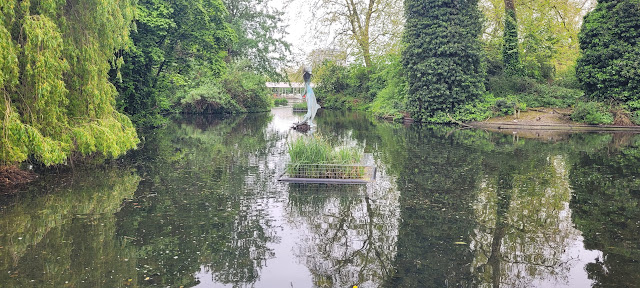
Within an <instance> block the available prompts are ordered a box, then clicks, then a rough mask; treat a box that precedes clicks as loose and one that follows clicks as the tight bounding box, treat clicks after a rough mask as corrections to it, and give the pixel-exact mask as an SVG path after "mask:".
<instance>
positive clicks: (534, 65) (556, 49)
mask: <svg viewBox="0 0 640 288" xmlns="http://www.w3.org/2000/svg"><path fill="white" fill-rule="evenodd" d="M593 2H594V1H593V0H569V1H566V0H521V1H518V2H517V10H518V12H517V23H516V24H517V27H516V26H514V27H513V28H514V29H517V30H513V31H512V33H513V35H514V36H515V37H513V38H512V39H513V41H515V40H516V39H519V42H512V46H513V48H512V49H511V50H508V51H513V52H514V53H515V51H516V50H514V49H515V48H516V47H517V48H518V50H517V51H518V54H519V56H518V58H519V61H520V62H519V63H520V65H521V66H520V69H521V71H520V72H521V73H523V74H524V75H526V76H529V77H532V78H536V79H547V80H552V79H553V78H554V77H556V75H557V76H559V77H565V76H566V75H567V74H572V73H573V71H574V65H575V62H576V59H577V57H578V54H579V47H578V32H579V31H580V26H581V25H582V21H581V19H582V16H583V15H584V14H585V13H586V12H587V11H589V10H590V9H592V6H593V5H592V3H593ZM514 7H515V3H514ZM480 8H481V10H482V11H483V14H484V19H485V25H484V34H483V42H484V44H485V50H486V51H487V56H488V57H487V58H488V59H487V62H488V64H489V65H488V72H489V74H492V75H496V74H499V73H501V72H502V71H503V70H505V69H506V68H507V67H505V66H506V61H504V62H505V63H503V62H502V61H500V60H501V57H500V54H501V53H502V52H504V51H505V50H504V49H503V47H504V46H505V40H506V39H505V36H506V34H505V24H508V23H505V22H506V21H505V16H506V15H507V13H505V12H507V9H505V1H504V0H487V1H481V2H480ZM516 33H517V34H516ZM518 43H519V44H518ZM503 57H504V55H503Z"/></svg>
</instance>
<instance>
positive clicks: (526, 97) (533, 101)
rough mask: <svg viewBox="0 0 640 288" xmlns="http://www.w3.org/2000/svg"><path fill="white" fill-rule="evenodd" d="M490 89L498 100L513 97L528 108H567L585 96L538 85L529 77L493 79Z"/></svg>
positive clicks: (574, 91) (552, 86) (547, 85)
mask: <svg viewBox="0 0 640 288" xmlns="http://www.w3.org/2000/svg"><path fill="white" fill-rule="evenodd" d="M488 89H489V91H490V92H491V93H493V94H494V95H495V96H496V97H497V98H509V97H512V98H515V100H516V102H518V103H520V104H524V105H526V106H527V107H554V108H567V107H570V106H572V105H573V104H575V103H576V101H578V99H580V98H581V97H582V96H583V95H584V93H583V92H582V91H581V90H578V89H570V88H565V87H561V86H557V85H551V84H546V83H538V82H536V81H535V80H534V79H531V78H528V77H503V76H499V77H491V78H489V84H488Z"/></svg>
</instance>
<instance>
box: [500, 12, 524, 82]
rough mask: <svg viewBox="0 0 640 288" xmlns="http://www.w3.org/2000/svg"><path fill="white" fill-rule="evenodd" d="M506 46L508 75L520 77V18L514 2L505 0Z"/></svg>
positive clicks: (503, 54) (503, 56) (504, 56)
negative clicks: (517, 15)
mask: <svg viewBox="0 0 640 288" xmlns="http://www.w3.org/2000/svg"><path fill="white" fill-rule="evenodd" d="M503 37H504V44H503V45H502V61H503V62H504V71H505V73H506V74H507V75H519V74H520V73H521V72H520V70H521V69H520V52H519V51H518V18H517V17H516V4H515V1H514V0H504V36H503Z"/></svg>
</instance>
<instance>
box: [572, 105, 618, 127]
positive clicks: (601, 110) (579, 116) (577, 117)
mask: <svg viewBox="0 0 640 288" xmlns="http://www.w3.org/2000/svg"><path fill="white" fill-rule="evenodd" d="M571 120H573V121H577V122H582V123H587V124H611V123H613V115H611V113H609V111H607V109H606V107H605V106H604V105H603V104H602V103H599V102H579V103H578V104H576V106H575V107H574V109H573V113H572V114H571Z"/></svg>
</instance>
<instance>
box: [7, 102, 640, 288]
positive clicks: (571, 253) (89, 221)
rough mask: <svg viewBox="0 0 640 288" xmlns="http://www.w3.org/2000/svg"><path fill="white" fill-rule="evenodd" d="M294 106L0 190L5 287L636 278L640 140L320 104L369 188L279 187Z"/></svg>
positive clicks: (189, 129)
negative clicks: (362, 167) (416, 119)
mask: <svg viewBox="0 0 640 288" xmlns="http://www.w3.org/2000/svg"><path fill="white" fill-rule="evenodd" d="M296 117H297V116H295V115H293V113H292V112H291V110H290V108H278V109H274V111H273V113H271V114H253V115H240V116H230V117H183V118H179V119H175V121H173V122H171V123H170V124H168V125H167V126H166V127H163V128H161V129H157V130H152V131H146V132H145V133H143V134H142V135H144V137H145V141H144V143H143V144H142V145H141V146H142V148H141V149H140V150H138V151H135V152H134V153H131V154H130V155H128V156H127V158H126V159H124V160H122V161H118V163H119V164H118V165H117V166H113V164H112V165H107V166H106V167H103V168H99V169H89V170H87V171H74V172H71V173H61V175H52V176H44V177H41V179H40V180H38V182H36V184H33V185H31V186H30V187H28V189H25V190H24V191H21V192H20V193H18V194H16V195H15V196H3V197H2V198H0V269H1V270H0V283H2V284H3V285H2V286H7V287H65V286H68V287H147V286H160V287H180V286H184V287H350V286H352V285H358V286H359V287H501V286H502V287H564V286H566V287H589V286H593V287H634V285H636V283H638V282H640V279H639V278H638V275H640V266H639V264H638V263H639V262H638V261H639V259H640V252H639V251H640V246H638V243H640V238H639V236H638V235H640V231H639V229H640V224H639V223H640V208H639V206H638V202H639V201H640V196H639V195H640V190H639V189H638V187H640V182H639V181H640V180H639V178H638V175H640V162H639V161H640V149H639V147H640V140H639V138H638V136H635V135H622V134H571V135H568V136H566V137H565V138H564V140H563V141H557V142H548V143H545V142H541V141H537V140H529V139H524V138H519V137H513V136H512V135H502V134H494V133H488V132H485V131H479V130H465V129H458V128H456V127H446V126H420V125H413V126H411V127H403V126H399V125H394V124H390V123H381V122H377V121H374V120H372V119H370V118H369V117H367V116H366V115H364V114H362V113H358V112H334V111H321V112H320V113H318V116H317V117H316V119H315V120H317V123H318V127H317V128H318V129H317V132H318V133H320V134H322V135H323V136H325V137H326V138H327V139H329V140H330V141H332V142H333V143H339V144H345V143H347V145H359V146H361V147H365V152H366V153H370V154H371V155H372V159H371V161H372V162H373V164H375V165H376V166H377V167H378V171H379V172H378V177H377V180H376V182H374V183H370V184H368V185H366V186H321V185H290V184H284V183H280V182H278V181H277V178H278V176H279V173H281V172H282V171H283V168H284V165H285V164H286V162H287V161H288V156H287V153H286V144H287V141H288V139H291V138H292V137H294V136H293V135H294V133H297V132H295V131H291V130H290V124H291V123H293V122H295V119H296Z"/></svg>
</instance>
